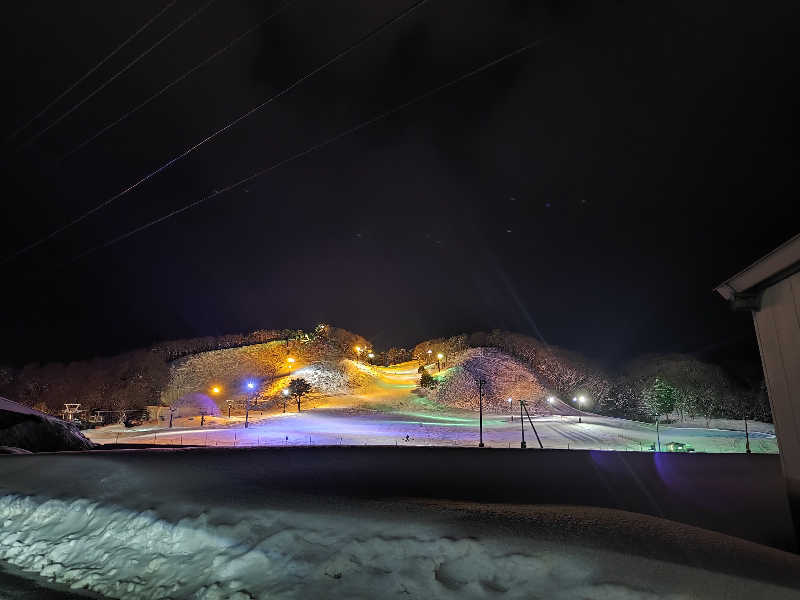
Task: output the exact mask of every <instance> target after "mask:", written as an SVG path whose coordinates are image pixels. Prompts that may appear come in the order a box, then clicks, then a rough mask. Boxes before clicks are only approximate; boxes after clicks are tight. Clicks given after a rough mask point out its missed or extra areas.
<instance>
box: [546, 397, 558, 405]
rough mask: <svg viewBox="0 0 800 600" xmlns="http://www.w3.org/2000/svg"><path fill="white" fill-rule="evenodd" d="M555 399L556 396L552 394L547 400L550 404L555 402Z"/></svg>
mask: <svg viewBox="0 0 800 600" xmlns="http://www.w3.org/2000/svg"><path fill="white" fill-rule="evenodd" d="M555 400H556V399H555V398H553V397H552V396H550V397H549V398H548V399H547V402H548V403H549V404H552V403H553V402H555Z"/></svg>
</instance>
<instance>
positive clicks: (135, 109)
mask: <svg viewBox="0 0 800 600" xmlns="http://www.w3.org/2000/svg"><path fill="white" fill-rule="evenodd" d="M295 1H296V0H288V2H285V3H284V4H283V5H282V6H281V7H280V8H278V9H277V10H275V11H274V12H273V13H271V14H270V15H269V16H268V17H266V18H265V19H264V20H262V21H261V22H260V23H258V24H256V25H254V26H253V27H251V28H250V29H248V30H247V31H244V32H242V33H240V34H239V35H237V36H236V37H235V38H233V39H232V40H231V41H229V42H228V43H227V44H226V45H225V46H223V47H222V48H219V49H218V50H217V51H216V52H213V53H212V54H210V55H209V56H207V57H206V58H205V59H203V60H202V61H200V62H199V63H197V64H196V65H195V66H193V67H192V68H191V69H189V70H188V71H186V72H185V73H183V75H181V76H179V77H178V78H177V79H175V80H173V81H172V82H170V83H168V84H167V85H165V86H164V87H163V88H161V89H160V90H158V91H157V92H156V93H155V94H153V95H152V96H150V97H149V98H147V99H146V100H144V101H143V102H141V103H139V104H137V105H136V106H134V107H133V108H131V109H130V110H129V111H127V112H126V113H124V114H123V115H122V116H121V117H119V118H118V119H117V120H115V121H112V122H111V123H109V124H108V125H106V126H105V127H103V128H102V129H100V130H99V131H97V132H96V133H94V134H93V135H91V136H89V137H88V138H86V139H85V140H83V141H82V142H81V143H80V144H78V145H77V146H75V147H74V148H73V149H72V150H70V151H69V152H67V153H66V154H64V155H63V156H62V157H61V158H59V159H58V160H59V162H60V161H63V160H66V159H67V158H69V157H70V156H72V155H73V154H75V153H76V152H78V151H80V150H82V149H83V148H85V147H86V146H88V145H89V144H90V143H92V142H93V141H94V140H96V139H97V138H99V137H100V136H101V135H103V134H104V133H106V132H107V131H108V130H110V129H113V128H114V127H116V126H117V125H119V124H120V123H122V121H124V120H125V119H127V118H128V117H130V116H132V115H133V114H135V113H137V112H139V111H140V110H141V109H142V108H144V107H145V106H147V105H148V104H150V103H151V102H152V101H153V100H156V99H157V98H158V97H160V96H161V95H162V94H164V93H165V92H167V91H168V90H170V89H171V88H173V87H174V86H176V85H178V84H179V83H180V82H181V81H183V80H184V79H186V78H187V77H189V76H190V75H191V74H192V73H194V72H195V71H197V70H199V69H202V68H203V67H204V66H206V65H207V64H208V63H210V62H211V61H213V60H214V59H215V58H217V57H219V56H220V55H222V54H224V53H225V52H227V51H228V50H230V49H231V48H233V47H234V46H235V45H236V44H238V43H239V42H240V41H242V40H243V39H245V38H246V37H248V36H249V35H250V34H252V33H253V32H255V31H257V30H258V29H260V28H261V27H263V26H264V25H266V24H267V23H268V22H269V21H271V20H272V19H273V18H275V17H276V16H278V15H279V14H280V13H281V12H283V11H284V10H285V9H286V8H288V7H289V6H291V5H292V4H294V2H295Z"/></svg>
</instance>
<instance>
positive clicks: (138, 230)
mask: <svg viewBox="0 0 800 600" xmlns="http://www.w3.org/2000/svg"><path fill="white" fill-rule="evenodd" d="M551 37H553V36H552V35H551V36H547V37H544V38H538V39H536V40H533V41H531V42H529V43H527V44H525V45H524V46H520V47H519V48H517V49H515V50H512V51H511V52H508V53H507V54H504V55H503V56H501V57H499V58H496V59H494V60H491V61H489V62H487V63H485V64H483V65H481V66H480V67H477V68H475V69H473V70H471V71H468V72H467V73H463V74H461V75H459V76H458V77H456V78H454V79H451V80H450V81H447V82H446V83H443V84H441V85H438V86H436V87H434V88H432V89H430V90H428V91H426V92H423V93H422V94H420V95H418V96H415V97H413V98H412V99H410V100H407V101H406V102H403V103H401V104H398V105H396V106H394V107H393V108H390V109H389V110H387V111H385V112H382V113H380V114H378V115H376V116H374V117H372V118H370V119H367V120H366V121H362V122H360V123H358V124H357V125H354V126H353V127H350V128H348V129H345V130H344V131H341V132H340V133H338V134H336V135H334V136H332V137H329V138H327V139H326V140H324V141H322V142H319V143H317V144H314V145H313V146H310V147H308V148H306V149H305V150H302V151H301V152H298V153H296V154H293V155H292V156H289V157H288V158H285V159H283V160H280V161H278V162H276V163H273V164H271V165H269V166H268V167H265V168H263V169H259V170H258V171H256V172H254V173H252V174H250V175H248V176H247V177H244V178H242V179H239V180H238V181H235V182H234V183H231V184H229V185H227V186H225V187H223V188H221V189H215V190H214V191H213V192H211V193H210V194H207V195H206V196H203V197H202V198H199V199H198V200H195V201H194V202H191V203H189V204H186V205H184V206H181V207H180V208H177V209H175V210H172V211H170V212H168V213H166V214H164V215H162V216H160V217H158V218H156V219H153V220H152V221H149V222H147V223H145V224H143V225H140V226H139V227H136V228H135V229H132V230H130V231H128V232H126V233H123V234H122V235H118V236H116V237H114V238H112V239H110V240H108V241H107V242H104V243H102V244H98V245H97V246H93V247H91V248H89V249H88V250H85V251H84V252H81V253H80V254H78V255H76V256H75V257H74V258H73V259H72V261H71V262H73V263H74V262H77V261H78V260H81V259H82V258H84V257H86V256H88V255H90V254H92V253H94V252H97V251H98V250H101V249H103V248H108V247H109V246H112V245H114V244H117V243H119V242H121V241H123V240H125V239H128V238H130V237H132V236H134V235H136V234H137V233H141V232H142V231H144V230H146V229H149V228H150V227H153V226H154V225H158V224H159V223H162V222H164V221H166V220H168V219H171V218H172V217H175V216H177V215H179V214H181V213H184V212H186V211H188V210H191V209H192V208H195V207H197V206H199V205H200V204H203V203H204V202H206V201H208V200H211V199H212V198H216V197H217V196H220V195H222V194H225V193H227V192H230V191H232V190H234V189H236V188H238V187H241V186H242V185H244V184H246V183H249V182H251V181H253V180H254V179H257V178H259V177H262V176H263V175H266V174H267V173H270V172H271V171H274V170H276V169H278V168H280V167H283V166H285V165H287V164H289V163H291V162H294V161H295V160H298V159H300V158H303V157H304V156H308V155H309V154H311V153H313V152H316V151H317V150H321V149H322V148H325V147H327V146H330V145H331V144H334V143H335V142H338V141H339V140H341V139H343V138H345V137H347V136H349V135H352V134H354V133H356V132H358V131H360V130H362V129H364V128H366V127H369V126H370V125H373V124H375V123H377V122H379V121H382V120H383V119H386V118H387V117H390V116H391V115H394V114H395V113H398V112H400V111H402V110H404V109H406V108H408V107H409V106H411V105H413V104H416V103H418V102H421V101H422V100H425V99H427V98H430V97H431V96H433V95H435V94H437V93H439V92H441V91H442V90H444V89H446V88H449V87H452V86H454V85H456V84H457V83H460V82H461V81H464V80H465V79H468V78H470V77H473V76H475V75H477V74H479V73H482V72H483V71H486V70H487V69H490V68H492V67H494V66H496V65H498V64H500V63H502V62H505V61H506V60H508V59H510V58H513V57H515V56H517V55H519V54H522V53H523V52H526V51H527V50H530V49H531V48H534V47H536V46H540V45H541V44H543V43H545V42H546V41H547V40H549V39H550V38H551Z"/></svg>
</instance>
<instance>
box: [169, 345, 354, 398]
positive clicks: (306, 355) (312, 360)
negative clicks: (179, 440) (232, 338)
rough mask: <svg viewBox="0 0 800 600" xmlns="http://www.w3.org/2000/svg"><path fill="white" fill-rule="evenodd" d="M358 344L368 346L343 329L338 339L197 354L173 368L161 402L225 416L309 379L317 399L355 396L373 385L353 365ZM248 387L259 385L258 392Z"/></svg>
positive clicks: (251, 346)
mask: <svg viewBox="0 0 800 600" xmlns="http://www.w3.org/2000/svg"><path fill="white" fill-rule="evenodd" d="M358 344H361V345H362V346H364V347H367V342H366V340H365V339H364V338H362V337H360V336H356V335H354V334H350V333H349V332H344V331H343V330H337V331H336V332H335V333H334V334H333V335H322V336H317V337H314V338H308V339H300V340H290V341H280V342H267V343H264V344H255V345H250V346H243V347H239V348H229V349H224V350H213V351H210V352H201V353H198V354H193V355H190V356H187V357H185V358H181V359H178V360H176V361H174V362H173V363H172V364H171V366H170V372H169V377H168V380H167V383H166V385H165V386H164V390H163V392H162V393H161V397H160V400H161V401H162V403H164V404H166V405H171V406H177V407H179V408H182V409H183V408H186V409H189V410H188V411H184V412H187V414H189V413H190V412H191V411H192V410H195V411H198V410H199V409H204V410H205V411H206V412H207V413H209V414H220V412H223V411H225V410H227V404H228V401H230V402H232V403H234V404H235V405H237V408H238V405H240V404H242V402H243V401H244V399H245V398H247V397H249V398H251V399H253V400H254V401H255V402H257V403H271V402H273V401H276V400H278V399H279V396H280V394H281V392H282V390H283V389H284V388H286V386H287V385H288V383H289V380H290V379H292V378H293V377H302V378H303V379H305V380H307V381H308V382H309V383H310V384H311V386H312V389H313V393H314V394H315V395H317V396H320V395H322V396H331V395H338V394H344V393H348V392H352V391H354V390H356V389H358V388H359V387H361V386H363V385H365V383H366V382H367V380H368V376H367V375H366V374H365V373H364V372H363V371H361V370H360V369H358V368H357V367H356V365H355V362H354V361H353V360H351V359H352V358H353V357H354V356H355V355H354V352H353V348H354V347H355V346H356V345H358ZM290 359H291V362H290ZM248 382H251V383H253V384H254V386H255V387H254V389H253V390H252V391H251V390H249V389H248V388H247V387H246V385H247V383H248ZM215 389H216V390H218V391H217V392H214V390H215ZM195 414H197V413H196V412H195Z"/></svg>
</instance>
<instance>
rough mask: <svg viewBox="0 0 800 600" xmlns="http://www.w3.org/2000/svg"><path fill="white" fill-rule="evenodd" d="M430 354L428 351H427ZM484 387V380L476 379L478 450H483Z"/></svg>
mask: <svg viewBox="0 0 800 600" xmlns="http://www.w3.org/2000/svg"><path fill="white" fill-rule="evenodd" d="M428 352H430V350H428ZM485 385H486V380H485V379H484V378H483V377H481V378H480V379H478V411H479V419H480V421H479V428H480V442H479V443H478V448H483V386H485Z"/></svg>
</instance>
